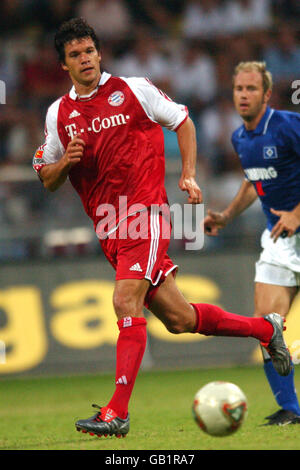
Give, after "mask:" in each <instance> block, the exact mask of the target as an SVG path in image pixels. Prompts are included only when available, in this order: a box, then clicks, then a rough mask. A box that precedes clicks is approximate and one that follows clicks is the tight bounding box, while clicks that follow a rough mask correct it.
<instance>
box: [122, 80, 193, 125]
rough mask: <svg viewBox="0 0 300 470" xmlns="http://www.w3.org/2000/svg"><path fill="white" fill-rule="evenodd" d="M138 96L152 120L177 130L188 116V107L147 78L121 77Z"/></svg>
mask: <svg viewBox="0 0 300 470" xmlns="http://www.w3.org/2000/svg"><path fill="white" fill-rule="evenodd" d="M120 78H121V79H122V80H124V81H125V82H126V84H127V85H128V86H129V88H130V89H131V91H132V92H133V93H134V95H135V96H136V98H137V100H138V101H139V103H140V104H141V106H142V108H143V109H144V111H145V113H146V114H147V116H148V118H149V119H151V121H153V122H156V123H158V124H160V125H161V126H164V127H166V128H167V129H169V130H172V131H176V130H177V129H178V127H180V125H181V124H182V123H183V122H184V121H185V120H186V118H187V117H188V109H187V107H186V106H184V105H182V104H177V103H175V102H174V101H172V100H171V99H170V98H169V97H168V96H167V95H166V94H165V93H163V92H162V91H161V90H159V89H158V88H156V86H155V85H153V83H151V82H150V80H148V79H147V78H142V77H129V78H124V77H120Z"/></svg>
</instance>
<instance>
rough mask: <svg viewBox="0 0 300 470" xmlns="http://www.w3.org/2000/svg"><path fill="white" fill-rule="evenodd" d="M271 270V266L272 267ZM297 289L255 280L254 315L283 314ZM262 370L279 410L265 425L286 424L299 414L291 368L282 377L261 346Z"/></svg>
mask: <svg viewBox="0 0 300 470" xmlns="http://www.w3.org/2000/svg"><path fill="white" fill-rule="evenodd" d="M272 269H274V267H273V268H272ZM297 292H298V288H297V287H296V286H280V285H274V284H266V283H263V282H256V283H255V311H254V316H255V317H262V316H264V315H266V314H267V313H269V312H277V313H279V314H280V315H281V316H283V317H286V316H287V314H288V312H289V310H290V307H291V305H292V302H293V300H294V298H295V296H296V294H297ZM262 356H263V361H264V371H265V374H266V377H267V379H268V382H269V385H270V388H271V390H272V393H273V395H274V398H275V400H276V402H277V404H278V405H279V406H280V410H279V411H278V412H277V413H275V414H274V415H271V416H270V417H268V418H269V421H268V423H267V424H281V425H282V424H288V423H289V422H293V418H294V417H295V415H296V416H299V415H300V407H299V403H298V398H297V394H296V390H295V385H294V368H293V369H292V370H291V372H290V373H289V375H288V376H286V377H282V376H280V375H279V374H278V373H277V371H276V370H275V369H274V366H273V363H272V361H271V358H270V356H269V354H268V352H267V351H266V350H265V348H263V347H262Z"/></svg>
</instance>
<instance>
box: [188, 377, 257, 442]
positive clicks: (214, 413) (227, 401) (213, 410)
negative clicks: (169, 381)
mask: <svg viewBox="0 0 300 470" xmlns="http://www.w3.org/2000/svg"><path fill="white" fill-rule="evenodd" d="M192 411H193V416H194V419H195V421H196V423H197V424H198V426H199V427H200V428H201V429H202V430H203V431H204V432H206V433H207V434H210V435H211V436H228V435H230V434H232V433H234V432H236V431H237V430H238V429H239V428H240V427H241V425H242V424H243V422H244V421H245V419H246V417H247V412H248V411H247V398H246V396H245V394H244V393H243V392H242V390H241V389H240V388H239V387H238V386H237V385H235V384H232V383H230V382H222V381H215V382H210V383H208V384H206V385H204V386H203V387H202V388H200V390H198V392H197V393H196V395H195V397H194V403H193V407H192Z"/></svg>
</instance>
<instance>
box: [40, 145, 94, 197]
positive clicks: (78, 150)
mask: <svg viewBox="0 0 300 470" xmlns="http://www.w3.org/2000/svg"><path fill="white" fill-rule="evenodd" d="M84 146H85V142H84V140H82V139H80V137H77V136H76V137H74V139H72V140H71V142H69V144H68V146H67V148H66V151H65V153H64V155H63V156H62V157H61V159H60V160H58V162H56V163H50V164H49V165H45V166H44V167H43V168H42V169H41V171H40V177H41V179H42V181H43V184H44V187H45V188H46V189H48V190H49V191H51V192H53V191H56V190H57V189H58V188H59V187H60V186H61V185H62V184H64V182H65V181H66V179H67V176H68V173H69V171H70V170H71V168H72V167H73V166H74V165H76V164H77V163H78V162H80V160H81V158H82V156H83V152H84Z"/></svg>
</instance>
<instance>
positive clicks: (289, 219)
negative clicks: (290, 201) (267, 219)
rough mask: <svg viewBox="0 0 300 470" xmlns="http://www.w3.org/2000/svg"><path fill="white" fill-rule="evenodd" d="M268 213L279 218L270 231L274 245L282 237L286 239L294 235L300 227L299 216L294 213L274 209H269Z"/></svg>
mask: <svg viewBox="0 0 300 470" xmlns="http://www.w3.org/2000/svg"><path fill="white" fill-rule="evenodd" d="M270 211H271V212H272V214H274V215H277V217H279V220H278V221H277V223H276V224H275V225H274V227H273V228H272V231H271V238H273V241H274V243H275V242H276V241H277V240H278V238H279V237H280V236H282V235H284V236H286V237H291V236H292V235H294V233H295V232H296V230H297V228H298V227H299V225H300V220H299V216H297V215H296V214H295V212H294V211H277V210H275V209H270Z"/></svg>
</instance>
